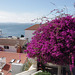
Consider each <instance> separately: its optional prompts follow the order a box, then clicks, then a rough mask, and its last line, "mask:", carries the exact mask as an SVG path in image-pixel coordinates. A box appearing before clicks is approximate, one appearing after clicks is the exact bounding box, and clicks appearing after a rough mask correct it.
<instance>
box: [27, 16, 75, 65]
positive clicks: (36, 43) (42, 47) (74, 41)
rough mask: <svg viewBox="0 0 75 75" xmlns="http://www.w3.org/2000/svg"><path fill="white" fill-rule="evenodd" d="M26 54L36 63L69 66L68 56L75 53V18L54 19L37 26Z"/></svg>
mask: <svg viewBox="0 0 75 75" xmlns="http://www.w3.org/2000/svg"><path fill="white" fill-rule="evenodd" d="M34 34H35V35H34V36H33V38H32V40H31V42H30V43H29V44H28V47H27V50H26V52H27V53H28V56H29V57H37V58H38V61H44V62H52V63H56V64H69V60H70V58H69V55H70V53H73V52H74V51H75V17H72V16H70V15H67V16H65V17H59V18H55V19H54V20H52V21H48V22H46V23H45V24H42V25H41V26H39V28H38V30H36V31H35V32H34Z"/></svg>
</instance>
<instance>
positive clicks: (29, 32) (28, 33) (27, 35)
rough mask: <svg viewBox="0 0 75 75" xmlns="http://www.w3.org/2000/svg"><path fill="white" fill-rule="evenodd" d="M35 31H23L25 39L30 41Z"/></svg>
mask: <svg viewBox="0 0 75 75" xmlns="http://www.w3.org/2000/svg"><path fill="white" fill-rule="evenodd" d="M34 31H35V30H25V38H28V40H29V41H30V40H31V38H32V37H33V36H34V35H33V34H32V33H34Z"/></svg>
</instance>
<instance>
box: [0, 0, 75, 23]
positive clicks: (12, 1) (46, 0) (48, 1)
mask: <svg viewBox="0 0 75 75" xmlns="http://www.w3.org/2000/svg"><path fill="white" fill-rule="evenodd" d="M74 3H75V0H0V22H3V23H6V22H11V23H31V22H32V21H31V20H34V19H36V18H41V17H43V16H46V15H47V14H49V13H50V11H51V10H53V9H62V8H64V7H65V6H66V8H67V11H65V12H67V13H70V14H72V13H74V12H75V11H74V10H75V8H74V7H73V5H74ZM49 17H52V15H49Z"/></svg>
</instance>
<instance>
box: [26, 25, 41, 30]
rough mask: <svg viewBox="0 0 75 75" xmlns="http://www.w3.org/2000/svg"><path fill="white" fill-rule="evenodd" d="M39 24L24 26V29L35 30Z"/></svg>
mask: <svg viewBox="0 0 75 75" xmlns="http://www.w3.org/2000/svg"><path fill="white" fill-rule="evenodd" d="M39 26H40V24H35V25H33V26H31V27H29V28H26V29H25V30H37V28H39Z"/></svg>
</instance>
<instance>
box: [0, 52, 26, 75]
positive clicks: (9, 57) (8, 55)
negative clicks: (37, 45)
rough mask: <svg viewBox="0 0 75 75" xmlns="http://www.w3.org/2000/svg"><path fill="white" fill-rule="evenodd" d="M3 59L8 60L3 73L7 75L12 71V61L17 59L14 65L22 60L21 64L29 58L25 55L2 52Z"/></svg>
mask: <svg viewBox="0 0 75 75" xmlns="http://www.w3.org/2000/svg"><path fill="white" fill-rule="evenodd" d="M1 57H5V58H6V65H5V66H4V67H3V69H2V72H4V75H6V74H7V73H8V72H9V71H10V69H11V63H10V61H11V60H12V59H15V61H14V63H15V62H16V61H17V60H19V59H20V60H21V62H20V63H24V62H25V60H26V58H27V57H26V54H23V53H10V52H2V51H0V58H1ZM7 75H11V73H8V74H7Z"/></svg>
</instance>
